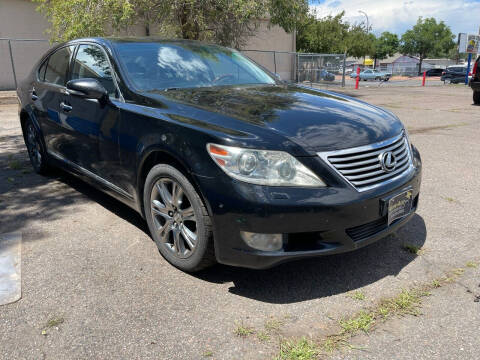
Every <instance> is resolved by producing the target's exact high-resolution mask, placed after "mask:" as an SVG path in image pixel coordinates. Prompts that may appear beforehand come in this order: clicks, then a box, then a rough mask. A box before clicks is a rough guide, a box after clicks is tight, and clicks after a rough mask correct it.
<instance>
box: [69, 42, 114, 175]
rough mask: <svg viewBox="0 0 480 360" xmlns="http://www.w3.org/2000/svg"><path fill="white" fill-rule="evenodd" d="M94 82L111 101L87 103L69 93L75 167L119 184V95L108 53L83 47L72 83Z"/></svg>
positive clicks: (77, 60)
mask: <svg viewBox="0 0 480 360" xmlns="http://www.w3.org/2000/svg"><path fill="white" fill-rule="evenodd" d="M82 78H93V79H96V80H98V81H99V82H100V83H101V84H102V85H103V86H104V87H105V89H106V90H107V91H108V94H109V101H107V102H99V101H98V100H96V99H85V98H83V97H80V96H76V95H72V94H69V93H68V92H67V94H65V97H64V103H65V104H66V106H68V119H67V122H68V124H69V125H70V126H71V127H72V128H74V129H75V135H76V138H75V140H74V141H75V142H76V144H77V147H78V151H77V152H76V155H77V158H76V159H74V160H73V161H74V163H75V164H77V165H79V166H80V167H82V168H84V169H86V170H88V171H90V172H91V173H93V174H95V175H97V176H99V177H101V178H102V179H104V180H107V181H108V182H110V183H113V184H115V183H117V181H116V177H117V175H118V173H119V164H120V162H119V155H118V136H117V129H118V122H119V116H120V112H119V109H118V107H117V106H116V103H118V101H119V99H118V98H119V92H118V90H117V87H116V84H115V82H114V80H113V71H112V68H111V65H110V62H109V60H108V57H107V54H106V53H105V51H104V50H103V49H102V48H101V47H100V46H98V45H96V44H91V43H89V44H80V45H79V46H78V49H77V51H76V53H75V56H74V60H73V65H72V71H71V76H70V79H71V80H74V79H82Z"/></svg>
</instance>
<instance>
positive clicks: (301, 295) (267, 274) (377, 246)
mask: <svg viewBox="0 0 480 360" xmlns="http://www.w3.org/2000/svg"><path fill="white" fill-rule="evenodd" d="M426 236H427V229H426V227H425V222H424V220H423V218H422V217H421V216H419V215H417V214H416V215H414V216H413V217H412V219H411V220H410V221H409V222H408V223H407V224H406V225H405V226H404V227H403V228H401V229H399V230H398V231H397V233H396V234H393V235H390V236H388V237H386V238H384V239H382V240H380V241H378V242H376V243H374V244H371V245H369V246H367V247H364V248H361V249H359V250H356V251H353V252H348V253H343V254H338V255H331V256H323V257H318V258H312V259H307V260H298V261H294V262H290V263H286V264H282V265H279V266H277V267H274V268H271V269H268V270H250V269H242V268H234V267H229V266H223V265H217V266H215V267H213V268H210V269H207V270H205V271H203V272H202V273H199V274H194V276H196V277H197V278H199V279H202V280H204V281H208V282H213V283H228V282H233V286H232V287H230V289H229V291H230V292H231V293H233V294H236V295H239V296H244V297H247V298H250V299H255V300H258V301H262V302H268V303H273V304H286V303H295V302H301V301H306V300H310V299H316V298H322V297H328V296H331V295H336V294H341V293H345V292H348V291H351V290H355V289H358V288H361V287H363V286H365V285H368V284H371V283H374V282H376V281H378V280H380V279H383V278H385V277H387V276H395V275H397V274H398V273H399V272H400V271H401V270H402V269H403V268H404V267H405V266H406V265H408V264H409V263H410V262H411V261H413V260H414V259H415V257H416V255H415V254H411V253H409V252H407V251H405V250H404V249H403V245H404V244H409V245H414V246H416V247H418V248H421V247H422V246H423V244H424V243H425V239H426Z"/></svg>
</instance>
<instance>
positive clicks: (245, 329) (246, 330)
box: [233, 324, 254, 337]
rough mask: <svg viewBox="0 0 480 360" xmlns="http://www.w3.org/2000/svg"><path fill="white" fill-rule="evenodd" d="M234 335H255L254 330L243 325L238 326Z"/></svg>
mask: <svg viewBox="0 0 480 360" xmlns="http://www.w3.org/2000/svg"><path fill="white" fill-rule="evenodd" d="M233 333H234V334H235V335H237V336H239V337H247V336H248V335H251V334H253V333H254V331H253V329H252V328H249V327H246V326H243V324H242V325H238V326H237V327H236V328H235V330H234V331H233Z"/></svg>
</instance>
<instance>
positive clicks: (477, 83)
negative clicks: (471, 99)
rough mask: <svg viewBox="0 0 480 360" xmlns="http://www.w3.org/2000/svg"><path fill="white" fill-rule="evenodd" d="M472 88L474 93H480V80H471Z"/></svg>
mask: <svg viewBox="0 0 480 360" xmlns="http://www.w3.org/2000/svg"><path fill="white" fill-rule="evenodd" d="M470 87H471V88H472V90H473V91H480V80H477V79H475V80H473V79H470Z"/></svg>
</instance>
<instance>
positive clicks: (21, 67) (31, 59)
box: [0, 0, 295, 90]
mask: <svg viewBox="0 0 480 360" xmlns="http://www.w3.org/2000/svg"><path fill="white" fill-rule="evenodd" d="M36 7H37V5H36V4H34V3H32V1H31V0H0V39H43V40H45V41H11V42H10V46H11V49H12V57H13V62H14V66H15V73H16V76H17V80H18V81H21V80H22V79H23V78H24V77H25V76H26V75H27V74H28V72H29V71H30V70H31V68H32V66H33V65H34V63H35V62H36V61H37V60H38V59H39V57H40V56H41V55H42V54H43V53H44V52H45V51H46V50H47V49H49V48H50V47H51V44H50V43H49V42H48V36H47V35H46V30H47V28H48V26H49V24H48V21H47V20H46V19H45V18H44V17H43V15H42V14H40V13H38V12H37V11H36V10H35V9H36ZM259 22H260V24H259V28H258V31H257V33H256V35H255V36H252V37H250V38H249V39H248V41H247V44H246V45H245V47H244V48H245V49H251V50H274V51H281V52H295V36H294V34H287V33H286V32H285V31H284V30H283V29H282V28H281V27H279V26H270V27H269V26H268V20H267V19H262V20H260V21H259ZM133 33H134V34H135V35H137V36H145V35H146V34H145V29H144V27H142V26H138V27H135V28H134V29H133ZM245 54H246V55H247V56H249V57H251V58H252V59H253V60H255V61H257V62H258V63H260V64H263V65H264V66H266V67H267V68H268V69H269V70H270V71H274V70H275V69H276V72H277V73H278V74H280V76H282V77H283V78H285V79H288V78H291V76H292V72H293V66H294V60H295V57H294V55H291V54H287V53H283V54H281V55H280V54H277V56H276V59H275V63H274V61H273V53H264V52H253V51H249V52H245ZM274 65H275V66H274ZM14 88H15V81H14V77H13V71H12V65H11V59H10V49H9V43H8V41H7V40H0V90H10V89H14Z"/></svg>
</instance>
